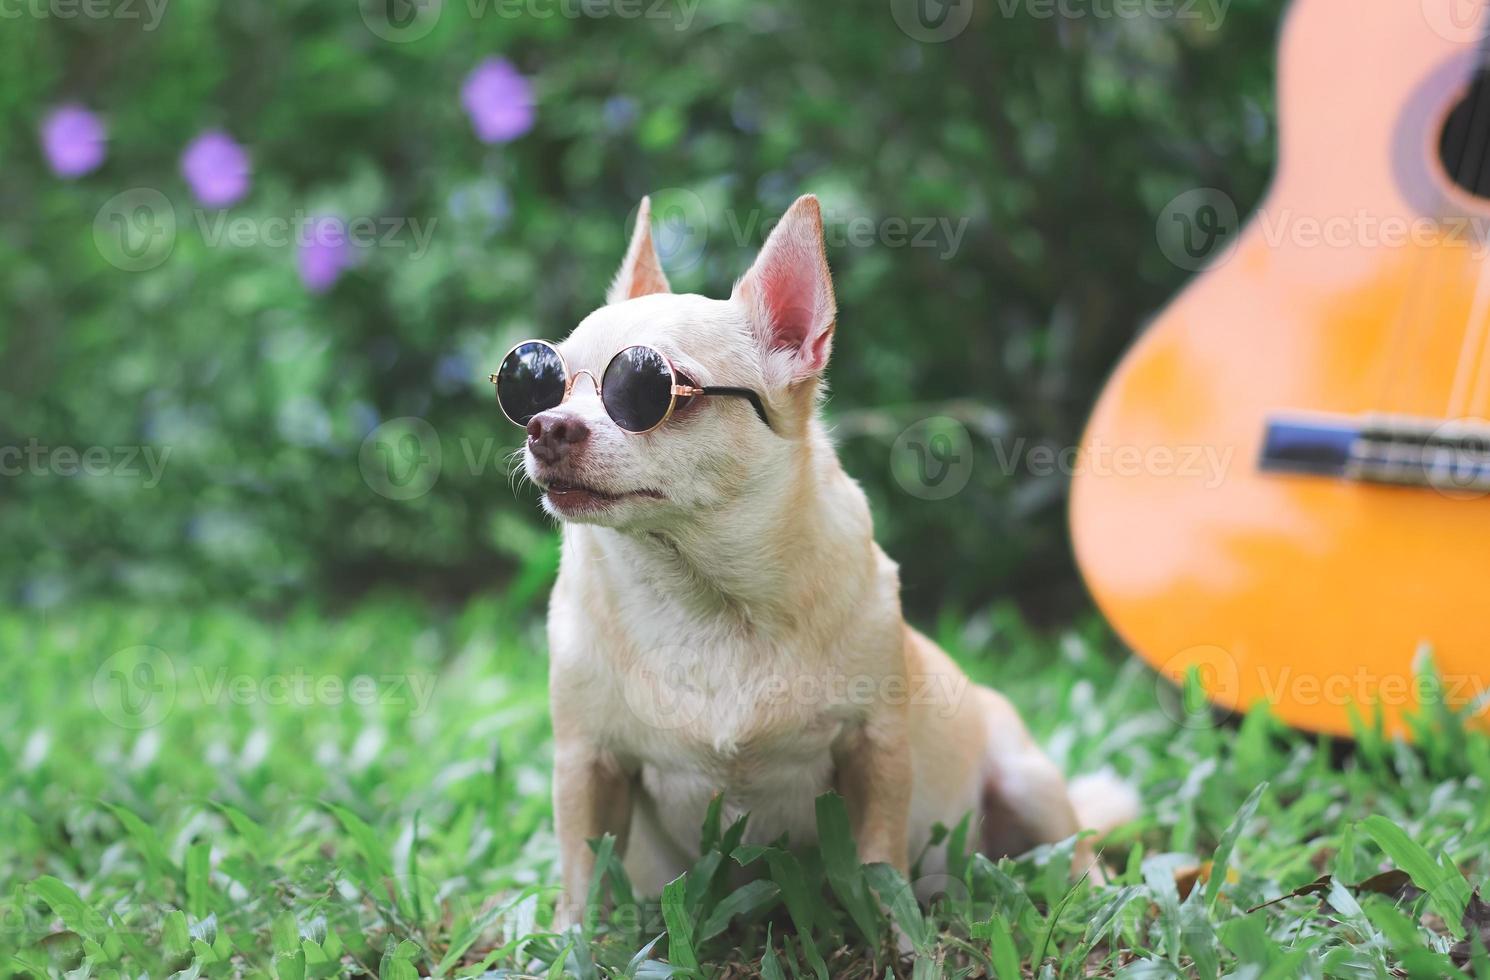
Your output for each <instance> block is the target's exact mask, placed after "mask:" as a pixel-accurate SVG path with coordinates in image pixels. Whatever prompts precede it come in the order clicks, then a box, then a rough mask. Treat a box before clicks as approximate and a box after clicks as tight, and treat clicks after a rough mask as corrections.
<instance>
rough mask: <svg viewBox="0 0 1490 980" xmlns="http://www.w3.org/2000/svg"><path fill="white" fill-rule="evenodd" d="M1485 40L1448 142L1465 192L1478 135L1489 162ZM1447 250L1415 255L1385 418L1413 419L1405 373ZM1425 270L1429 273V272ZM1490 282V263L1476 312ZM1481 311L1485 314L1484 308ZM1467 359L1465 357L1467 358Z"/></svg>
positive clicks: (1489, 48)
mask: <svg viewBox="0 0 1490 980" xmlns="http://www.w3.org/2000/svg"><path fill="white" fill-rule="evenodd" d="M1485 13H1486V8H1485V7H1481V9H1480V11H1479V13H1478V16H1479V17H1480V19H1481V21H1483V20H1484V14H1485ZM1480 35H1481V40H1480V43H1479V45H1478V46H1477V48H1476V54H1475V57H1474V58H1473V60H1472V62H1471V71H1470V74H1469V80H1470V84H1469V86H1468V89H1467V91H1466V93H1465V94H1466V95H1467V96H1468V102H1469V104H1468V105H1467V106H1466V107H1465V111H1464V113H1463V114H1462V115H1458V119H1459V122H1457V123H1453V124H1452V125H1451V128H1449V129H1448V130H1447V131H1446V133H1445V135H1444V137H1443V139H1444V146H1443V152H1444V153H1445V163H1446V164H1447V162H1448V159H1449V157H1450V156H1453V157H1454V158H1455V159H1454V164H1453V167H1452V169H1451V170H1450V175H1451V177H1452V178H1453V179H1454V181H1455V182H1456V183H1457V184H1458V185H1459V186H1461V187H1464V186H1466V184H1467V183H1468V181H1469V174H1470V171H1469V168H1468V166H1467V165H1468V163H1469V161H1470V157H1471V155H1472V154H1473V153H1474V143H1475V139H1474V137H1475V134H1476V132H1477V130H1479V131H1483V132H1485V133H1486V137H1484V138H1482V139H1481V144H1482V146H1481V151H1482V152H1481V156H1482V159H1481V161H1480V163H1482V164H1483V163H1484V162H1485V158H1484V153H1483V151H1484V150H1485V149H1486V148H1490V147H1487V146H1486V145H1485V144H1486V143H1487V142H1490V120H1485V119H1484V113H1485V112H1486V109H1487V108H1490V99H1487V98H1486V89H1487V88H1490V79H1487V78H1485V77H1484V76H1483V75H1482V72H1483V71H1484V69H1485V68H1486V67H1487V66H1490V30H1486V29H1484V28H1483V27H1481V28H1480ZM1455 115H1456V114H1453V113H1451V114H1450V118H1451V120H1452V119H1453V117H1454V116H1455ZM1482 122H1483V123H1485V125H1482V126H1477V124H1479V123H1482ZM1458 134H1462V136H1460V137H1459V145H1458V147H1457V148H1455V147H1454V146H1453V143H1454V142H1455V137H1456V135H1458ZM1478 170H1479V167H1476V168H1475V175H1476V176H1478ZM1448 200H1449V199H1448V198H1447V196H1445V198H1444V200H1443V203H1444V204H1445V205H1447V203H1448ZM1487 245H1490V242H1487ZM1442 247H1443V245H1442V243H1439V244H1438V245H1436V246H1433V247H1430V248H1418V249H1416V250H1415V251H1416V252H1417V253H1418V254H1417V258H1416V260H1415V261H1414V262H1413V263H1412V270H1411V281H1412V283H1413V286H1412V287H1411V288H1410V289H1409V291H1408V295H1407V298H1406V301H1405V302H1403V303H1402V304H1401V306H1400V307H1399V311H1398V322H1397V323H1396V324H1394V325H1393V327H1392V331H1391V334H1390V335H1389V340H1388V345H1387V350H1388V352H1389V356H1388V357H1387V358H1386V359H1385V360H1384V361H1383V362H1382V372H1383V373H1384V375H1385V377H1384V378H1383V380H1382V383H1381V391H1380V401H1379V402H1378V403H1377V404H1378V405H1380V406H1381V408H1380V411H1381V412H1382V413H1383V414H1392V412H1393V409H1394V408H1399V409H1400V411H1401V412H1402V414H1410V411H1409V406H1408V404H1407V399H1402V400H1401V401H1400V402H1399V398H1400V397H1401V390H1402V387H1403V386H1404V385H1405V384H1406V381H1407V375H1408V374H1409V372H1408V371H1407V370H1405V369H1404V368H1405V365H1406V364H1407V363H1408V360H1407V355H1409V354H1410V353H1411V349H1412V345H1411V344H1410V343H1409V340H1410V338H1411V337H1412V336H1413V335H1414V334H1419V333H1421V332H1422V329H1423V328H1422V324H1423V323H1425V322H1429V321H1430V320H1435V319H1436V317H1434V316H1432V315H1431V310H1430V311H1429V313H1430V315H1429V316H1427V317H1421V314H1422V312H1423V310H1422V307H1423V304H1424V301H1425V300H1426V299H1427V296H1428V295H1433V294H1436V293H1437V292H1438V290H1434V289H1429V288H1428V286H1427V283H1426V280H1427V278H1428V273H1431V272H1432V271H1433V270H1435V269H1437V268H1438V267H1439V263H1429V262H1428V253H1430V252H1436V251H1437V250H1438V249H1439V248H1442ZM1425 266H1427V267H1428V268H1427V269H1425V268H1424V267H1425ZM1487 277H1490V263H1487V264H1486V265H1483V266H1482V267H1481V269H1480V281H1479V286H1478V287H1477V290H1476V298H1475V303H1474V304H1473V306H1472V311H1473V310H1474V309H1479V308H1480V301H1481V297H1480V292H1481V291H1482V290H1487V289H1490V282H1487ZM1484 299H1485V300H1486V301H1487V302H1490V296H1486V297H1484ZM1480 312H1481V314H1483V313H1484V312H1485V311H1484V310H1483V309H1482V310H1481V311H1480ZM1414 314H1417V315H1414ZM1476 318H1477V314H1475V313H1474V312H1471V315H1470V320H1469V322H1468V323H1466V324H1465V332H1466V334H1468V333H1469V332H1470V330H1471V328H1472V326H1473V324H1474V323H1475V320H1476ZM1414 321H1416V323H1417V326H1412V324H1413V323H1414ZM1465 342H1466V344H1467V343H1468V342H1469V339H1468V336H1466V339H1465ZM1462 357H1463V354H1462V353H1461V359H1462ZM1452 405H1453V401H1452V400H1451V401H1450V406H1451V407H1452Z"/></svg>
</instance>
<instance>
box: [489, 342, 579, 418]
mask: <svg viewBox="0 0 1490 980" xmlns="http://www.w3.org/2000/svg"><path fill="white" fill-rule="evenodd" d="M563 400H564V362H563V361H562V360H560V359H559V352H558V351H556V350H554V349H553V348H552V347H550V346H548V345H547V344H523V345H522V346H520V347H518V348H516V349H514V350H513V352H512V353H511V354H508V355H507V359H506V360H505V361H503V362H502V367H501V368H500V369H499V370H498V371H497V401H498V403H500V404H501V406H502V411H503V412H505V413H507V417H508V418H509V419H511V420H512V421H514V422H516V423H517V424H518V425H527V424H528V423H529V422H530V421H532V419H533V416H535V415H537V414H538V413H539V412H546V411H548V410H549V409H550V408H553V407H554V406H556V405H558V404H559V403H560V402H562V401H563Z"/></svg>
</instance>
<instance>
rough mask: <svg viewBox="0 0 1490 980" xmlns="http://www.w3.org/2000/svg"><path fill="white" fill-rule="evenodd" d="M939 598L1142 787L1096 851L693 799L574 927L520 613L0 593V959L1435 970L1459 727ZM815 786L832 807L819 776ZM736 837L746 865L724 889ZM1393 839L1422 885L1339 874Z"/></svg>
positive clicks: (96, 966)
mask: <svg viewBox="0 0 1490 980" xmlns="http://www.w3.org/2000/svg"><path fill="white" fill-rule="evenodd" d="M937 632H938V633H939V636H940V638H941V639H942V641H943V642H944V643H946V644H947V645H948V646H949V647H950V648H951V649H953V650H954V651H955V652H956V653H957V654H958V655H959V656H960V657H961V658H962V659H963V660H964V662H966V663H968V664H969V665H970V669H971V670H972V672H973V673H974V674H975V675H976V676H977V677H978V678H979V679H981V680H988V681H992V682H995V683H997V684H998V685H999V686H1000V687H1002V688H1003V689H1004V690H1005V691H1007V692H1008V693H1009V694H1010V695H1011V696H1012V697H1013V698H1014V700H1015V702H1016V703H1017V704H1019V706H1020V707H1021V709H1022V710H1023V711H1024V712H1025V714H1026V717H1027V718H1028V719H1029V720H1030V723H1031V725H1032V727H1033V728H1034V729H1035V730H1036V732H1037V734H1038V735H1039V736H1040V737H1041V739H1042V741H1043V742H1044V743H1045V744H1046V745H1047V747H1048V748H1049V749H1050V751H1051V752H1052V754H1053V755H1054V756H1055V757H1056V759H1057V760H1058V761H1059V762H1060V763H1061V764H1062V765H1063V766H1064V767H1065V768H1066V769H1067V770H1068V771H1088V770H1092V769H1096V768H1099V767H1102V766H1112V767H1114V768H1116V769H1118V770H1119V771H1120V772H1121V773H1123V774H1124V775H1126V776H1128V777H1130V778H1131V779H1133V780H1134V781H1135V783H1136V784H1137V785H1138V786H1139V787H1140V788H1141V790H1142V794H1143V797H1144V800H1145V807H1146V809H1145V814H1144V817H1143V819H1142V820H1141V821H1139V822H1138V823H1137V824H1135V825H1133V826H1131V827H1129V828H1127V829H1125V830H1124V831H1122V832H1120V833H1119V834H1117V835H1115V836H1114V837H1113V838H1112V839H1111V840H1110V841H1109V842H1108V843H1107V849H1106V854H1107V859H1108V862H1109V864H1110V866H1111V867H1112V868H1113V869H1114V871H1115V874H1114V876H1113V880H1112V881H1111V882H1110V883H1107V884H1103V885H1096V884H1093V883H1092V882H1090V881H1083V882H1079V883H1076V884H1074V885H1073V884H1072V883H1070V882H1069V881H1068V878H1067V875H1066V867H1067V865H1068V863H1069V858H1070V848H1069V846H1068V845H1067V846H1057V847H1053V848H1046V849H1043V850H1041V851H1039V852H1036V853H1034V854H1032V855H1027V856H1024V857H1023V858H1021V859H1019V860H1005V861H1002V862H999V863H997V864H994V863H990V862H988V861H986V860H983V859H981V858H974V859H973V860H972V861H969V862H968V863H967V865H966V866H965V867H960V868H958V869H957V870H958V872H959V878H960V882H959V883H955V884H953V885H952V886H951V887H950V892H951V895H950V897H947V898H944V899H942V900H939V901H938V902H937V903H936V904H935V905H933V907H932V908H930V909H923V908H919V907H917V906H916V905H915V903H914V902H909V901H906V898H905V895H904V893H903V891H901V890H900V889H899V885H900V882H899V881H898V880H897V879H896V878H895V876H894V875H893V873H891V872H889V871H888V869H885V868H882V867H879V868H869V869H862V868H860V867H859V866H858V864H857V860H856V858H855V855H854V854H853V852H852V848H851V847H850V846H848V845H847V844H846V839H847V835H846V834H843V833H841V832H840V833H829V835H828V837H827V839H829V840H831V841H833V844H834V846H832V847H830V848H829V849H828V850H827V852H818V851H816V850H809V851H806V852H802V853H799V854H792V853H789V852H786V851H784V850H779V849H775V850H773V849H760V848H753V849H746V848H737V847H734V846H733V843H732V839H731V833H732V831H734V832H736V833H737V832H738V831H737V829H735V828H730V827H722V826H717V825H714V826H706V827H705V828H703V829H702V831H701V832H702V834H703V839H705V840H706V841H707V842H708V844H709V848H708V850H707V851H706V852H705V853H704V855H703V857H701V858H700V861H699V864H698V866H697V867H696V868H695V869H694V871H693V872H691V873H690V874H689V875H688V877H687V878H686V879H683V880H681V881H679V882H676V883H675V884H674V885H673V886H671V887H670V888H669V889H668V891H667V893H666V894H665V895H664V896H662V900H661V903H660V905H659V904H658V903H656V902H645V901H643V902H641V903H640V904H638V903H636V902H634V901H632V900H630V899H628V897H627V890H628V886H627V885H626V883H625V882H624V880H623V878H622V877H621V876H619V875H613V876H611V877H610V878H609V879H608V880H606V881H605V882H603V883H597V886H603V888H604V890H606V891H608V892H609V893H610V895H611V897H612V898H613V899H615V900H616V902H615V905H616V906H617V910H616V912H615V913H613V914H611V915H608V916H604V917H601V918H600V921H593V922H591V923H589V924H588V925H587V927H586V931H585V933H584V935H583V936H579V937H576V936H573V935H569V936H558V935H555V934H554V933H553V932H551V931H550V929H549V924H550V917H551V907H552V903H553V900H554V898H555V887H554V884H555V881H556V875H555V844H554V840H553V836H552V832H551V826H552V821H551V818H550V814H549V804H548V772H549V761H550V745H549V741H548V722H547V706H546V700H545V684H546V680H545V674H546V660H545V657H544V655H543V652H542V651H543V645H542V634H541V628H540V626H539V624H537V623H535V622H533V621H532V619H531V617H530V616H525V615H522V614H517V613H511V612H508V611H506V610H505V609H504V608H503V607H502V606H500V605H498V604H493V603H487V604H477V605H473V606H471V607H469V608H467V609H465V610H463V611H461V612H459V613H455V614H448V615H436V614H434V613H431V612H429V611H428V610H426V609H423V608H420V607H414V606H406V605H401V604H398V603H378V604H368V605H365V606H363V607H361V608H358V609H356V610H353V611H351V612H348V613H345V614H341V615H338V616H334V617H325V616H321V615H317V614H314V613H311V612H304V613H300V614H295V615H292V616H290V617H289V618H288V619H286V620H284V621H282V622H276V623H273V624H266V623H265V622H262V621H260V620H258V619H256V618H254V617H253V616H250V615H247V614H244V613H241V612H235V611H232V610H229V609H210V610H203V611H197V612H190V613H187V612H179V611H172V610H166V609H161V610H158V611H153V612H151V611H141V610H139V609H128V610H125V609H112V608H99V607H94V608H79V609H68V610H66V611H60V612H54V613H51V614H48V615H47V616H45V617H42V616H39V615H38V614H22V613H14V612H11V613H5V614H0V650H3V654H0V975H20V976H27V975H34V976H46V975H61V974H63V973H64V972H66V971H75V972H73V973H72V974H71V975H73V976H79V977H86V976H97V977H103V976H130V977H138V976H150V977H163V976H168V975H170V974H171V973H173V972H175V971H184V973H183V975H184V976H186V977H192V976H198V975H200V976H211V977H218V976H240V975H246V976H278V977H286V978H299V977H326V976H380V977H399V978H407V977H414V976H422V975H433V976H450V977H469V976H481V975H492V976H502V975H511V974H513V973H516V974H519V975H522V974H536V975H539V976H567V975H578V976H622V975H634V976H664V975H667V974H668V972H669V971H674V973H675V975H686V973H687V972H688V971H694V972H697V973H698V974H702V975H709V976H716V975H724V976H755V975H757V974H758V973H759V974H761V975H764V976H767V977H785V976H823V977H832V978H840V977H883V976H885V975H886V973H887V971H889V972H890V973H893V974H894V975H897V976H910V975H912V974H914V975H915V976H941V975H945V976H968V975H972V976H981V975H998V976H1011V975H1013V974H1014V973H1015V971H1018V972H1020V973H1021V974H1022V975H1025V976H1044V977H1070V976H1080V975H1084V974H1087V973H1098V974H1111V973H1117V974H1121V975H1124V976H1135V977H1136V976H1143V977H1169V976H1201V977H1216V976H1221V975H1224V974H1230V975H1234V976H1247V977H1265V976H1266V977H1295V976H1340V977H1388V976H1397V975H1412V976H1443V975H1452V974H1451V971H1453V970H1454V969H1455V967H1454V965H1453V961H1452V960H1451V958H1450V956H1449V955H1448V951H1449V950H1450V948H1451V947H1452V946H1453V945H1454V944H1455V943H1456V942H1458V941H1459V939H1460V937H1461V935H1462V932H1463V930H1462V927H1461V925H1460V922H1459V918H1460V915H1461V913H1462V911H1463V909H1464V906H1465V903H1466V902H1467V901H1468V900H1469V896H1470V890H1471V888H1472V887H1474V886H1476V885H1479V884H1481V883H1482V882H1483V881H1484V880H1485V878H1486V875H1487V868H1490V864H1487V858H1490V790H1487V785H1490V740H1487V739H1486V738H1485V737H1484V736H1480V735H1467V734H1465V733H1464V732H1463V731H1462V729H1460V728H1458V727H1456V726H1455V725H1454V724H1452V722H1451V720H1446V719H1434V723H1433V724H1432V725H1430V726H1429V731H1428V734H1427V735H1426V739H1425V746H1424V747H1423V749H1421V750H1414V749H1409V748H1407V747H1405V746H1402V745H1399V744H1392V743H1387V742H1384V741H1383V740H1381V739H1379V738H1376V737H1369V736H1368V737H1366V738H1365V739H1364V740H1363V742H1362V745H1361V747H1360V749H1359V751H1358V752H1357V753H1356V754H1355V755H1354V756H1353V757H1352V758H1350V759H1349V760H1346V761H1345V762H1344V763H1343V764H1342V765H1339V766H1338V767H1337V766H1336V765H1335V764H1333V763H1332V759H1331V752H1330V751H1329V747H1328V746H1327V745H1323V744H1320V743H1317V742H1315V741H1314V740H1311V739H1309V738H1306V737H1300V736H1297V735H1293V734H1289V733H1285V732H1283V731H1281V730H1280V729H1279V728H1278V727H1277V726H1276V725H1275V724H1274V723H1273V722H1272V721H1271V720H1270V719H1269V718H1268V717H1266V716H1265V715H1262V714H1254V715H1252V716H1249V717H1248V718H1246V719H1245V720H1244V721H1243V722H1242V723H1241V725H1240V726H1239V727H1219V728H1218V727H1214V726H1211V725H1208V724H1206V723H1205V722H1204V719H1205V716H1204V715H1194V716H1187V715H1185V714H1184V713H1183V712H1182V711H1181V710H1178V709H1176V708H1175V707H1173V706H1172V705H1171V704H1170V702H1169V700H1168V699H1161V698H1160V697H1159V696H1158V692H1159V690H1160V688H1159V686H1158V685H1156V683H1155V681H1154V680H1153V678H1152V676H1151V675H1150V674H1149V673H1148V672H1147V671H1146V670H1145V669H1143V668H1141V667H1139V666H1138V665H1136V664H1135V663H1133V662H1132V661H1130V660H1126V659H1125V658H1122V657H1120V656H1118V654H1117V650H1116V647H1115V644H1114V643H1113V642H1112V641H1111V640H1110V639H1109V638H1108V637H1107V636H1106V635H1105V634H1104V633H1103V632H1102V631H1101V630H1100V629H1098V628H1097V627H1095V626H1093V627H1091V628H1087V629H1083V630H1080V631H1075V632H1071V633H1067V634H1064V635H1061V636H1057V637H1050V638H1047V637H1042V636H1037V635H1033V634H1031V633H1029V632H1028V631H1026V630H1025V629H1024V628H1023V627H1022V626H1021V625H1020V623H1019V621H1018V620H1017V618H1015V617H1014V616H1012V615H1010V614H1006V613H1001V612H1000V613H993V614H987V615H981V616H974V617H970V618H966V619H958V620H956V621H953V620H950V619H949V620H948V622H946V623H944V624H943V628H942V629H940V630H939V631H937ZM358 677H368V678H371V680H369V681H360V680H354V678H358ZM147 694H148V695H149V697H148V698H147V697H146V695H147ZM819 817H820V821H822V822H824V823H825V825H826V826H825V829H826V830H829V831H833V830H834V829H835V828H836V827H838V826H840V825H841V822H842V820H843V819H844V818H843V815H842V813H841V810H840V808H839V806H838V804H837V803H836V801H835V800H833V799H832V798H826V799H824V800H823V801H820V804H819ZM954 832H955V830H954ZM596 846H597V847H598V848H599V849H600V854H601V856H602V861H601V865H602V867H607V866H611V867H614V866H617V862H615V861H613V860H609V859H607V856H608V855H609V854H610V851H609V848H610V843H609V842H608V841H601V842H596ZM1212 858H1214V860H1215V866H1214V868H1213V869H1212V873H1211V874H1210V875H1209V877H1206V876H1201V877H1200V879H1199V881H1198V882H1196V883H1195V886H1194V887H1193V888H1191V889H1189V890H1188V896H1187V897H1186V895H1184V894H1183V892H1184V891H1185V889H1184V887H1183V886H1186V885H1188V884H1190V883H1191V882H1192V881H1194V880H1195V878H1196V875H1195V869H1196V868H1197V867H1199V866H1200V865H1202V863H1203V862H1206V861H1209V860H1212ZM736 864H749V865H750V866H751V867H752V868H759V869H760V870H761V872H762V874H761V876H760V878H759V879H758V880H757V881H756V882H755V883H753V884H751V885H747V886H745V887H744V888H742V889H740V890H739V891H734V892H731V891H730V890H729V888H728V886H727V885H726V884H725V881H724V878H725V874H726V873H727V872H728V870H729V869H730V868H731V867H732V866H733V865H736ZM1387 868H1401V869H1403V870H1404V871H1405V872H1407V873H1408V874H1410V875H1411V878H1412V881H1413V884H1414V886H1416V887H1405V888H1403V887H1398V886H1400V885H1402V882H1401V881H1394V882H1389V883H1388V885H1387V886H1385V893H1379V892H1378V891H1373V890H1370V889H1360V890H1356V889H1351V888H1349V887H1346V886H1347V885H1350V884H1355V883H1358V882H1361V881H1362V880H1364V879H1368V878H1370V877H1371V876H1372V875H1374V874H1376V873H1377V872H1379V871H1381V870H1383V869H1387ZM1324 875H1329V876H1332V877H1331V878H1330V879H1329V880H1328V881H1324V882H1321V883H1320V884H1318V885H1317V886H1316V893H1315V894H1310V895H1304V896H1301V897H1295V898H1287V899H1285V900H1283V901H1278V902H1276V903H1275V904H1272V905H1268V906H1267V907H1265V908H1262V909H1259V910H1257V911H1253V912H1249V911H1248V910H1249V909H1251V908H1253V907H1254V906H1257V905H1261V904H1262V903H1264V902H1268V901H1270V900H1274V899H1278V898H1280V897H1282V896H1285V895H1287V894H1289V893H1290V892H1292V891H1293V890H1295V889H1297V888H1299V887H1300V886H1303V885H1306V884H1308V883H1310V882H1314V881H1316V880H1317V879H1320V878H1321V876H1324ZM598 891H599V888H597V894H598ZM886 909H888V910H889V916H888V917H887V915H886V912H885V910H886ZM890 918H893V919H894V920H895V923H896V925H897V927H898V935H899V936H900V937H901V938H900V942H901V943H902V944H903V945H909V946H911V947H913V948H914V950H915V955H914V956H902V955H900V954H899V953H898V952H897V947H896V940H895V939H894V938H892V936H893V935H894V933H892V929H891V927H890V925H889V919H890ZM1466 948H1467V949H1468V950H1470V951H1471V952H1477V951H1478V950H1480V948H1481V947H1479V946H1474V945H1470V946H1468V947H1466ZM1480 956H1481V958H1480V959H1479V961H1478V963H1479V966H1480V969H1479V974H1480V975H1481V976H1490V969H1487V968H1486V965H1485V964H1486V961H1485V959H1484V957H1483V953H1480ZM1461 959H1462V957H1461ZM1473 969H1474V964H1471V965H1470V966H1468V967H1466V968H1465V972H1466V973H1468V972H1469V971H1471V970H1473ZM1399 970H1400V971H1404V972H1402V973H1398V972H1394V971H1399Z"/></svg>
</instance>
